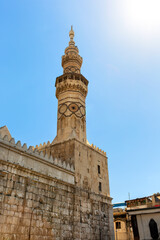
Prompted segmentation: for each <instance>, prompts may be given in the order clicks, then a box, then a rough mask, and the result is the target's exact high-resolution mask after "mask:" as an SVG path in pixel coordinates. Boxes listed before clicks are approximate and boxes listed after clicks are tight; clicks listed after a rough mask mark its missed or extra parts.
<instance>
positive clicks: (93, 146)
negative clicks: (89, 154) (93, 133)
mask: <svg viewBox="0 0 160 240" xmlns="http://www.w3.org/2000/svg"><path fill="white" fill-rule="evenodd" d="M87 144H88V145H89V146H90V147H91V148H93V149H95V150H96V151H98V152H100V153H101V154H103V155H104V156H107V155H106V152H104V151H103V150H102V149H100V148H99V147H96V146H95V145H94V144H93V143H92V144H90V143H89V142H88V141H87Z"/></svg>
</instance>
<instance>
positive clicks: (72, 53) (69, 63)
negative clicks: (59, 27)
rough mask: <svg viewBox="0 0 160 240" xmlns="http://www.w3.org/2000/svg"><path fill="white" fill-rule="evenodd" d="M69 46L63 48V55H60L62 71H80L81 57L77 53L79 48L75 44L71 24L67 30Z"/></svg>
mask: <svg viewBox="0 0 160 240" xmlns="http://www.w3.org/2000/svg"><path fill="white" fill-rule="evenodd" d="M69 37H70V41H69V46H68V47H66V49H65V55H63V56H62V67H63V73H80V71H81V66H82V61H83V59H82V57H81V56H80V55H79V50H78V48H77V47H76V46H75V42H74V40H73V38H74V31H73V26H71V30H70V31H69Z"/></svg>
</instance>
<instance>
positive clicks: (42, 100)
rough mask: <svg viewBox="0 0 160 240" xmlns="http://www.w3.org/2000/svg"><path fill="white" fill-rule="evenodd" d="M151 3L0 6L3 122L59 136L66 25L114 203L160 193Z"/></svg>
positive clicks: (58, 1)
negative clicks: (59, 82) (72, 38)
mask: <svg viewBox="0 0 160 240" xmlns="http://www.w3.org/2000/svg"><path fill="white" fill-rule="evenodd" d="M159 9H160V3H159V1H158V0H152V1H150V0H133V1H132V0H130V1H127V0H121V1H119V0H100V1H97V0H96V1H95V0H92V1H91V0H87V1H86V0H85V1H84V0H81V1H77V0H68V1H66V0H23V1H20V0H19V1H18V0H14V1H12V0H1V1H0V84H1V88H0V89H1V91H0V92H1V94H0V102H1V111H0V126H3V125H7V126H8V128H9V130H10V132H11V134H12V136H13V137H15V139H16V140H21V142H22V143H24V142H26V143H27V145H28V146H29V145H34V146H35V145H36V144H40V143H43V142H46V141H48V140H50V141H52V140H53V139H54V137H55V136H56V128H57V99H56V97H55V87H54V84H55V79H56V77H57V76H59V75H61V74H62V67H61V56H62V55H63V53H64V49H65V48H66V46H67V45H68V42H69V36H68V32H69V30H70V26H71V25H73V28H74V31H75V42H76V45H77V46H78V48H79V51H80V55H81V56H82V57H83V66H82V71H81V72H82V74H83V75H84V76H85V77H86V78H87V79H88V80H89V92H88V96H87V100H86V104H87V137H88V140H89V142H90V143H93V144H95V145H96V146H98V147H99V148H102V149H103V150H104V151H106V152H107V155H108V162H109V177H110V192H111V196H112V197H113V198H114V199H113V202H120V201H124V200H126V199H128V193H130V197H131V198H137V197H143V196H146V195H151V194H153V193H155V192H158V191H160V189H159V171H160V111H159V106H160V67H159V65H160V16H159Z"/></svg>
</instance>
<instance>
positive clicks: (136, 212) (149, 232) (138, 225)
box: [126, 193, 160, 240]
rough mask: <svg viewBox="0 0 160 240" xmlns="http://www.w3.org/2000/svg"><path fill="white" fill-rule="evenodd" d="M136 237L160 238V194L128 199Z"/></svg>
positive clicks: (128, 210) (144, 239) (138, 239)
mask: <svg viewBox="0 0 160 240" xmlns="http://www.w3.org/2000/svg"><path fill="white" fill-rule="evenodd" d="M126 204H127V208H126V212H127V215H128V217H130V218H131V223H132V228H133V233H134V239H135V240H151V239H155V240H156V239H160V194H159V193H157V194H153V195H152V196H149V197H144V198H137V199H132V200H129V201H126Z"/></svg>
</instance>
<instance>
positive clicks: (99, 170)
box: [98, 165, 101, 174]
mask: <svg viewBox="0 0 160 240" xmlns="http://www.w3.org/2000/svg"><path fill="white" fill-rule="evenodd" d="M100 173H101V168H100V166H99V165H98V174H100Z"/></svg>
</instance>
